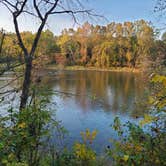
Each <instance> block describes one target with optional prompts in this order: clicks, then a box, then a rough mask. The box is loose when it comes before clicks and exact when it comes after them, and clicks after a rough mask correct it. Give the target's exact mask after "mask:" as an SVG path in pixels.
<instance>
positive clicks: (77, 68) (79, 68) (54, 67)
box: [46, 65, 141, 73]
mask: <svg viewBox="0 0 166 166" xmlns="http://www.w3.org/2000/svg"><path fill="white" fill-rule="evenodd" d="M46 69H50V70H69V71H105V72H108V71H112V72H128V73H141V70H140V69H136V68H128V67H117V68H115V67H110V68H98V67H84V66H65V67H64V66H57V65H48V66H47V67H46Z"/></svg>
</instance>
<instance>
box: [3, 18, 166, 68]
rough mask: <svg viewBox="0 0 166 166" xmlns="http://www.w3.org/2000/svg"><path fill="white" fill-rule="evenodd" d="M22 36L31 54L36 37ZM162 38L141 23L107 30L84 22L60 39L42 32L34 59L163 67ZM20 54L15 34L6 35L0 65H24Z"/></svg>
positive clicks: (165, 44) (164, 45)
mask: <svg viewBox="0 0 166 166" xmlns="http://www.w3.org/2000/svg"><path fill="white" fill-rule="evenodd" d="M2 32H3V31H1V34H0V39H1V40H2V39H3V38H2V37H3V33H4V32H3V33H2ZM21 36H22V39H23V41H24V43H25V45H26V47H27V49H29V50H30V48H31V45H32V42H33V40H34V37H35V34H33V33H32V32H28V31H27V32H22V33H21ZM165 36H166V35H165V34H163V37H162V39H158V37H157V32H156V30H155V29H154V28H153V27H152V26H151V25H150V23H148V22H146V21H144V20H138V21H135V22H124V23H115V22H112V23H110V24H108V25H106V26H100V25H95V26H94V25H91V24H89V23H88V22H86V23H84V24H83V25H82V26H81V27H78V28H77V29H76V30H75V29H73V28H69V29H64V30H63V31H62V33H61V35H59V36H55V35H54V34H53V33H52V32H51V31H50V30H45V31H43V32H42V33H41V38H40V40H39V44H38V47H37V50H36V52H35V56H36V57H38V56H41V55H44V56H46V57H48V58H49V59H50V60H51V61H52V62H55V63H57V64H59V63H60V64H63V65H83V66H95V67H102V68H106V67H133V68H135V67H141V66H145V64H155V65H156V63H158V65H165V64H166V62H165V58H166V54H165V52H166V40H165ZM22 54H23V52H22V49H21V48H20V47H19V45H18V41H17V37H16V34H15V33H6V34H5V37H4V39H3V44H2V49H1V58H0V61H1V62H4V61H8V60H11V59H12V60H14V59H15V60H19V61H24V60H23V56H22ZM58 58H59V59H60V60H58Z"/></svg>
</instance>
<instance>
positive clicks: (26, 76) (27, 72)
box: [20, 56, 32, 110]
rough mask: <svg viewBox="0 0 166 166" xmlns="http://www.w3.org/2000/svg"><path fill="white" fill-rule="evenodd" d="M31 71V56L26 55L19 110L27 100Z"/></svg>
mask: <svg viewBox="0 0 166 166" xmlns="http://www.w3.org/2000/svg"><path fill="white" fill-rule="evenodd" d="M31 72H32V58H31V56H28V58H27V61H26V67H25V73H24V82H23V87H22V94H21V102H20V110H22V109H24V108H25V107H26V103H27V101H28V95H29V89H30V84H31Z"/></svg>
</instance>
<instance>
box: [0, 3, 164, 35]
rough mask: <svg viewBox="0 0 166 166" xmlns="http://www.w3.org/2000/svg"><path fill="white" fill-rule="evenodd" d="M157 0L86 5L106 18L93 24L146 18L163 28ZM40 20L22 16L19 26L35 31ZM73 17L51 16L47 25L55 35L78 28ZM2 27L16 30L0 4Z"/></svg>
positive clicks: (6, 11)
mask: <svg viewBox="0 0 166 166" xmlns="http://www.w3.org/2000/svg"><path fill="white" fill-rule="evenodd" d="M155 3H156V0H88V2H86V3H85V4H84V6H85V7H86V8H88V9H93V10H94V11H95V13H97V14H99V15H103V16H104V17H106V18H107V21H106V20H102V19H97V21H94V20H93V21H92V20H89V22H90V21H91V22H92V23H93V24H101V25H103V24H108V23H110V22H113V21H114V22H124V21H135V20H139V19H144V20H146V21H151V22H152V24H153V25H154V26H155V27H156V28H162V21H161V20H160V21H159V17H158V16H157V15H156V14H155V13H154V12H153V9H154V6H155ZM86 21H87V18H82V19H81V20H80V22H79V23H80V24H82V23H83V22H86ZM38 23H39V22H38V21H37V20H36V19H35V18H27V17H24V16H23V17H21V18H20V19H19V27H20V30H21V31H32V32H35V31H36V29H37V27H38V25H39V24H38ZM77 26H78V25H74V22H73V20H72V18H71V17H69V16H67V15H57V16H51V17H50V18H49V20H48V22H47V25H46V26H45V29H48V28H49V29H50V30H51V31H52V32H54V34H55V35H59V34H60V33H61V31H62V30H63V29H64V28H69V27H72V28H76V27H77ZM0 28H4V29H5V30H7V31H12V32H14V26H13V22H12V17H11V15H10V14H9V12H8V10H7V9H6V8H5V7H3V6H2V4H0Z"/></svg>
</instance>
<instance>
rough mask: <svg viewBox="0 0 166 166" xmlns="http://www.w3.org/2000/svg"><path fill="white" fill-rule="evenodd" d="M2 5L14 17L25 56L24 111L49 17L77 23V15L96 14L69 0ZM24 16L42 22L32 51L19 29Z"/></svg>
mask: <svg viewBox="0 0 166 166" xmlns="http://www.w3.org/2000/svg"><path fill="white" fill-rule="evenodd" d="M0 3H1V4H2V5H4V6H5V7H6V8H7V9H8V11H9V12H10V13H11V15H12V17H13V23H14V27H15V31H16V35H17V39H18V43H19V46H20V48H21V49H22V51H23V55H24V61H25V73H24V81H23V86H22V94H21V102H20V110H22V109H24V108H25V107H26V104H27V101H28V95H29V89H30V84H31V72H32V61H33V59H34V55H35V51H36V49H37V45H38V42H39V39H40V37H41V34H42V30H43V28H44V26H45V24H46V22H47V20H48V17H49V16H51V15H56V14H69V15H71V16H72V17H73V19H74V21H75V22H77V18H76V15H77V14H80V13H85V14H87V15H94V14H93V13H92V12H91V11H90V10H85V8H84V6H83V2H80V1H79V0H71V1H70V2H69V1H67V0H40V1H39V0H32V1H30V0H12V1H11V0H0ZM23 14H24V15H27V16H30V15H31V16H34V17H36V19H39V21H40V23H39V27H38V30H37V32H36V34H35V36H34V39H33V43H32V45H31V48H30V50H29V49H28V48H27V46H26V45H25V43H24V42H23V37H22V34H21V33H20V29H19V19H18V18H19V17H21V16H22V15H23Z"/></svg>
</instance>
